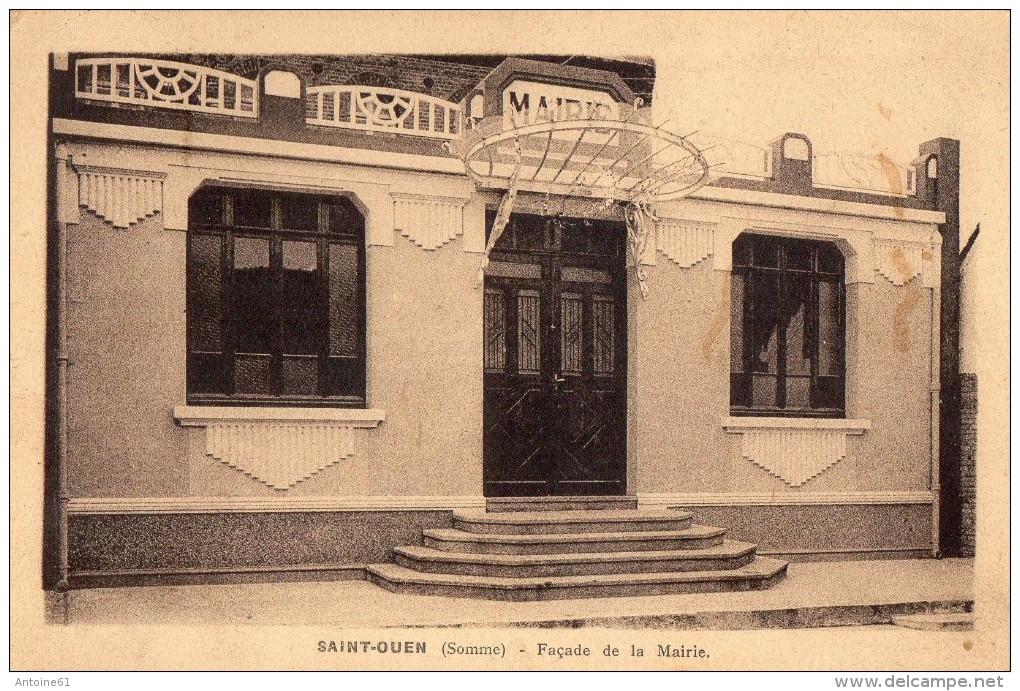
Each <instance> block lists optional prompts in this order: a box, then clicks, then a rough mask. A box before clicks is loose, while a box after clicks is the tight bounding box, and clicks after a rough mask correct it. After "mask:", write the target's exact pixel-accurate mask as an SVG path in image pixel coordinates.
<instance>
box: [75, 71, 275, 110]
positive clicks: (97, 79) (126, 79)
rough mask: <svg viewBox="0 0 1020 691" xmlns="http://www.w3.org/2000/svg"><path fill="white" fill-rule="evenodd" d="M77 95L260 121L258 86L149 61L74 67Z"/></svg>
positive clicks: (222, 74)
mask: <svg viewBox="0 0 1020 691" xmlns="http://www.w3.org/2000/svg"><path fill="white" fill-rule="evenodd" d="M74 93H75V96H76V97H77V98H80V99H85V100H89V101H106V102H112V103H125V104H131V105H140V106H148V107H155V108H172V109H174V110H189V111H196V112H200V113H215V114H218V115H233V116H237V117H243V118H255V117H258V93H259V89H258V84H257V82H255V81H254V80H252V79H245V78H244V77H238V76H237V75H233V74H229V73H227V72H222V71H220V70H215V69H212V68H209V67H202V66H201V65H189V64H186V63H181V62H171V61H169V60H154V59H149V58H122V57H103V58H83V59H80V60H77V61H76V62H75V89H74Z"/></svg>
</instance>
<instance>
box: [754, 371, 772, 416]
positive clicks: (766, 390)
mask: <svg viewBox="0 0 1020 691" xmlns="http://www.w3.org/2000/svg"><path fill="white" fill-rule="evenodd" d="M751 404H752V405H753V406H754V407H755V408H775V407H776V406H777V405H778V402H777V401H776V376H775V375H774V374H755V375H753V376H752V392H751Z"/></svg>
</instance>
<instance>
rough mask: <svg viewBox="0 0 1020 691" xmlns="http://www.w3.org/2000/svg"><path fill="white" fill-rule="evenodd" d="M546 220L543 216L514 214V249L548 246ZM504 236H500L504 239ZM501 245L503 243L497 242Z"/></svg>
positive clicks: (512, 228)
mask: <svg viewBox="0 0 1020 691" xmlns="http://www.w3.org/2000/svg"><path fill="white" fill-rule="evenodd" d="M546 225H547V223H546V220H545V219H544V218H542V217H541V216H529V215H524V216H516V215H515V216H512V217H511V220H510V228H511V231H512V232H511V234H510V235H511V237H512V238H513V247H514V249H519V250H540V249H543V248H544V247H545V246H546ZM502 239H503V238H500V240H502ZM496 244H498V245H501V244H502V243H500V242H497V243H496Z"/></svg>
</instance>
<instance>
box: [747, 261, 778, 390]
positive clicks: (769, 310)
mask: <svg viewBox="0 0 1020 691" xmlns="http://www.w3.org/2000/svg"><path fill="white" fill-rule="evenodd" d="M751 290H752V295H751V310H752V313H751V315H750V319H749V320H748V321H749V323H746V326H747V327H748V328H750V329H751V371H753V372H770V373H772V374H775V373H776V371H777V369H778V367H777V366H778V363H779V329H780V327H781V321H782V314H781V313H780V311H779V278H778V277H777V276H775V275H771V274H759V275H755V276H753V277H752V279H751Z"/></svg>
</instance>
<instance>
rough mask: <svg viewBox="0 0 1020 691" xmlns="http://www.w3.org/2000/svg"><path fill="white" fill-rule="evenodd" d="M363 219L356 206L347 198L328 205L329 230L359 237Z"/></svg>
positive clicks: (362, 227)
mask: <svg viewBox="0 0 1020 691" xmlns="http://www.w3.org/2000/svg"><path fill="white" fill-rule="evenodd" d="M364 228H365V219H364V217H363V216H362V215H361V212H360V211H358V209H357V207H356V206H354V204H353V203H352V202H351V201H349V200H347V199H339V200H337V201H336V202H335V203H333V204H330V205H329V232H331V233H337V234H341V235H351V236H356V237H360V236H361V235H362V233H363V231H364Z"/></svg>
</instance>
